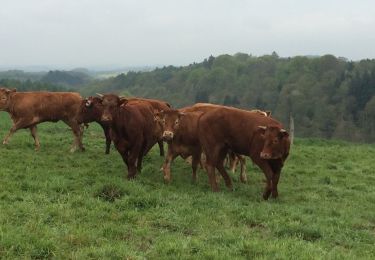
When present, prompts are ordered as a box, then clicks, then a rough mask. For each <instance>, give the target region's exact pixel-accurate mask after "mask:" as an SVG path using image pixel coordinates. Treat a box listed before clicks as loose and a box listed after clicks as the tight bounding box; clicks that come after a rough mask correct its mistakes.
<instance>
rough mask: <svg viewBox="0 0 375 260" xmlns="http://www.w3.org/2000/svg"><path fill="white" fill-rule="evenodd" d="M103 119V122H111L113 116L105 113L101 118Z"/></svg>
mask: <svg viewBox="0 0 375 260" xmlns="http://www.w3.org/2000/svg"><path fill="white" fill-rule="evenodd" d="M101 121H103V122H111V121H112V117H111V116H107V115H103V116H102V118H101Z"/></svg>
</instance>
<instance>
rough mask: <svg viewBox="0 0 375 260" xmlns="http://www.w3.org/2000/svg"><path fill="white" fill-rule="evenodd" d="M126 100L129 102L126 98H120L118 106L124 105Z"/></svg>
mask: <svg viewBox="0 0 375 260" xmlns="http://www.w3.org/2000/svg"><path fill="white" fill-rule="evenodd" d="M128 102H129V100H127V99H126V98H121V99H120V106H125V105H126V104H127V103H128Z"/></svg>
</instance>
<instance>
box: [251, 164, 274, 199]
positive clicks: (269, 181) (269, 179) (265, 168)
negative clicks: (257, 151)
mask: <svg viewBox="0 0 375 260" xmlns="http://www.w3.org/2000/svg"><path fill="white" fill-rule="evenodd" d="M254 162H255V163H256V164H257V165H258V166H259V168H260V169H261V170H262V171H263V173H264V175H265V176H266V187H265V189H264V193H263V199H265V200H267V199H268V197H269V196H270V194H271V191H272V178H273V171H272V168H271V166H270V165H269V163H268V161H267V160H262V159H259V160H255V161H254Z"/></svg>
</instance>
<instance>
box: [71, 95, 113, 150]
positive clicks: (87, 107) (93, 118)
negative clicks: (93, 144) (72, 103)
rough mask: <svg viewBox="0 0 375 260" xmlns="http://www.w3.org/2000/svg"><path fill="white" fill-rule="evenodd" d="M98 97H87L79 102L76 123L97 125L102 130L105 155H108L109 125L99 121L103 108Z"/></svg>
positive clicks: (109, 142)
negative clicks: (93, 123) (94, 123)
mask: <svg viewBox="0 0 375 260" xmlns="http://www.w3.org/2000/svg"><path fill="white" fill-rule="evenodd" d="M101 102H102V101H101V99H100V98H99V97H88V98H85V99H84V100H83V101H82V102H81V106H80V111H79V114H78V121H79V122H80V123H84V124H88V123H91V122H96V123H98V124H99V125H100V126H101V127H102V128H103V132H104V136H105V144H106V145H105V153H106V154H109V151H110V148H111V137H110V135H109V125H108V124H106V123H104V122H102V121H101V117H102V114H103V106H102V103H101Z"/></svg>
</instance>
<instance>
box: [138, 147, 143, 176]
mask: <svg viewBox="0 0 375 260" xmlns="http://www.w3.org/2000/svg"><path fill="white" fill-rule="evenodd" d="M143 157H144V154H143V151H142V152H141V153H139V156H138V158H137V171H138V173H141V171H142V161H143Z"/></svg>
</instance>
